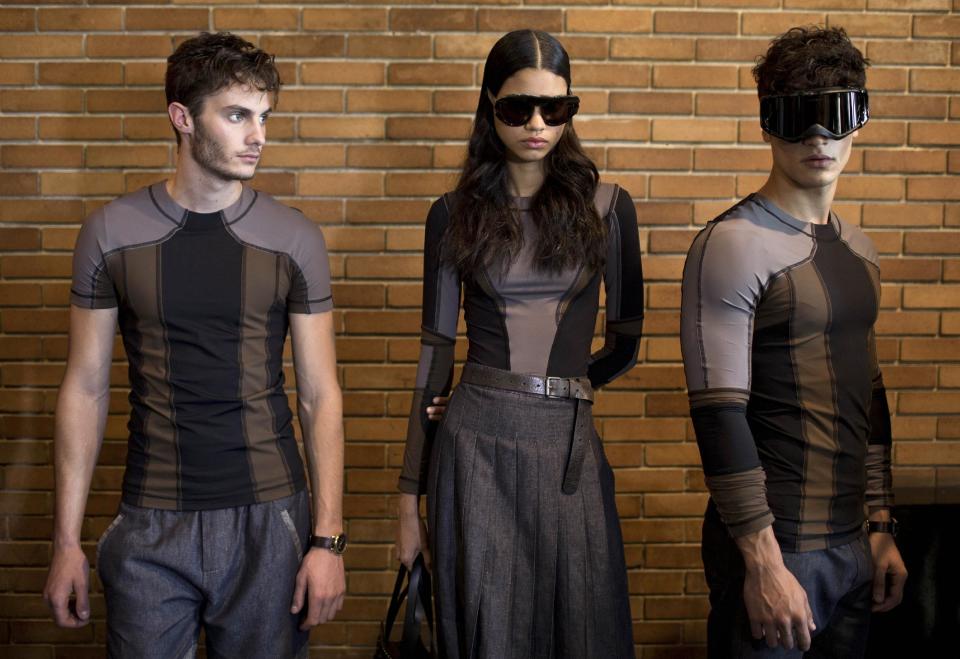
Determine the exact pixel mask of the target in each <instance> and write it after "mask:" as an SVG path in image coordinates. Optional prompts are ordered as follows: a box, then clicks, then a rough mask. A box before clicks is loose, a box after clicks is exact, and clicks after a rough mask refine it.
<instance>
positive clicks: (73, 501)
mask: <svg viewBox="0 0 960 659" xmlns="http://www.w3.org/2000/svg"><path fill="white" fill-rule="evenodd" d="M108 402H109V391H108V390H103V391H100V392H92V391H87V390H85V389H83V388H82V387H81V386H78V384H77V383H76V382H74V381H73V378H71V376H70V375H68V376H67V378H65V379H64V383H63V386H62V387H61V388H60V394H59V396H58V398H57V409H56V421H55V429H54V475H55V478H56V501H55V521H54V534H53V539H54V544H55V545H56V546H63V547H66V546H78V545H79V544H80V528H81V526H82V524H83V513H84V509H85V507H86V502H87V495H88V494H89V491H90V483H91V480H92V478H93V469H94V467H95V465H96V462H97V455H98V454H99V452H100V445H101V443H102V438H103V429H104V426H105V425H106V418H107V407H108Z"/></svg>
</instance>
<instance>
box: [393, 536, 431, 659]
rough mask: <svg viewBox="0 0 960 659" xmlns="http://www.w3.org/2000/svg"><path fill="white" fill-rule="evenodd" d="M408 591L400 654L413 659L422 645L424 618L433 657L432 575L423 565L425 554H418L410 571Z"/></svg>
mask: <svg viewBox="0 0 960 659" xmlns="http://www.w3.org/2000/svg"><path fill="white" fill-rule="evenodd" d="M408 583H409V586H408V589H407V612H406V616H405V618H404V621H403V636H402V637H401V639H400V652H401V653H402V654H403V656H405V657H407V656H409V657H413V656H416V655H415V654H414V653H415V652H416V651H417V644H418V643H420V624H421V623H422V622H423V620H424V618H426V621H427V628H428V629H429V630H430V646H429V648H430V654H431V655H433V602H432V600H431V597H432V592H431V584H430V573H429V572H428V571H427V568H426V566H425V565H424V563H423V554H417V557H416V558H415V559H414V561H413V569H412V570H410V580H409V582H408Z"/></svg>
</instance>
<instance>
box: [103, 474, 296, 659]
mask: <svg viewBox="0 0 960 659" xmlns="http://www.w3.org/2000/svg"><path fill="white" fill-rule="evenodd" d="M309 532H310V507H309V501H308V497H307V492H306V490H302V491H301V492H299V493H297V494H294V495H293V496H290V497H285V498H283V499H277V500H276V501H269V502H265V503H259V504H252V505H249V506H238V507H235V508H222V509H218V510H202V511H187V512H177V511H171V510H158V509H154V508H140V507H137V506H131V505H128V504H126V503H121V504H120V511H119V513H118V514H117V517H116V519H115V520H114V521H113V523H112V524H111V525H110V527H109V528H108V529H107V530H106V532H105V533H104V534H103V537H102V538H101V539H100V542H99V543H98V545H97V571H98V572H99V574H100V580H101V581H102V582H103V587H104V594H105V596H106V604H107V655H108V657H111V658H115V657H116V658H121V657H122V658H125V659H126V658H130V659H181V658H185V657H193V656H194V654H195V652H196V646H197V639H198V637H199V634H200V628H201V627H203V629H204V631H205V633H206V649H207V656H208V657H210V658H211V659H220V658H224V659H226V658H228V657H229V658H230V659H281V658H286V657H301V656H302V657H306V654H307V649H308V646H307V639H308V632H301V631H300V630H299V628H298V627H299V623H300V618H301V616H297V615H293V614H291V613H290V604H291V602H292V600H293V590H294V582H295V579H296V574H297V570H298V569H299V567H300V560H301V559H302V557H303V548H304V546H305V545H306V542H307V537H308V534H309Z"/></svg>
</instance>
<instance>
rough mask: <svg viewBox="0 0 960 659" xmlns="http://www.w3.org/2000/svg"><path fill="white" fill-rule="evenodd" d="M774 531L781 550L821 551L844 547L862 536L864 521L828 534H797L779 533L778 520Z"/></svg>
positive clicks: (799, 551)
mask: <svg viewBox="0 0 960 659" xmlns="http://www.w3.org/2000/svg"><path fill="white" fill-rule="evenodd" d="M773 533H774V535H775V536H776V538H777V543H778V544H779V545H780V550H781V551H785V552H790V553H794V554H800V553H803V552H808V551H820V550H822V549H832V548H834V547H842V546H843V545H848V544H850V543H851V542H853V541H855V540H857V539H858V538H860V537H861V536H862V535H863V533H864V525H863V523H860V524H858V525H857V526H856V527H854V528H852V529H849V530H847V531H841V532H835V533H830V534H826V535H796V534H787V533H782V532H780V533H778V532H777V524H776V522H775V523H774V525H773Z"/></svg>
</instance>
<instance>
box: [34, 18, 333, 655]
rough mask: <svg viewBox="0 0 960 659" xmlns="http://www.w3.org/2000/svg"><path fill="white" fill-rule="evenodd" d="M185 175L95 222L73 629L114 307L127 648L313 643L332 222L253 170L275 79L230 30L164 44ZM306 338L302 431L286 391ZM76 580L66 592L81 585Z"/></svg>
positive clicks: (60, 597)
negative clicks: (122, 427)
mask: <svg viewBox="0 0 960 659" xmlns="http://www.w3.org/2000/svg"><path fill="white" fill-rule="evenodd" d="M167 62H168V67H167V76H166V92H167V103H168V107H167V113H168V117H169V119H170V123H171V124H172V126H173V129H174V132H175V134H176V137H177V143H178V145H179V148H178V150H177V162H176V171H175V172H174V173H173V174H172V176H171V177H170V178H169V179H168V180H166V181H160V182H157V183H155V184H153V185H150V186H148V187H145V188H143V189H141V190H138V191H136V192H133V193H131V194H128V195H125V196H123V197H121V198H119V199H116V200H114V201H112V202H110V203H109V204H107V205H106V206H104V207H102V208H100V209H98V210H96V211H95V212H94V213H93V214H92V215H91V216H90V217H89V218H87V220H86V221H85V222H84V224H83V227H82V228H81V230H80V235H79V237H78V239H77V247H76V250H75V252H74V267H73V285H72V288H71V297H70V301H71V308H70V349H69V355H68V357H67V368H66V373H65V375H64V379H63V384H62V386H61V388H60V395H59V398H58V400H57V410H56V432H55V440H54V446H55V459H54V462H55V471H56V480H57V493H56V494H57V496H56V521H55V529H54V549H53V560H52V563H51V566H50V573H49V576H48V578H47V585H46V588H45V590H44V595H45V597H46V599H47V602H48V604H49V605H50V608H51V610H52V612H53V617H54V620H55V621H56V622H57V624H58V625H60V626H62V627H68V628H76V627H82V626H83V625H86V624H87V623H89V621H90V611H91V607H90V601H89V597H88V584H89V566H88V565H87V559H86V555H85V553H84V550H83V548H82V547H81V544H80V539H81V527H82V526H83V521H84V506H85V503H86V500H87V495H88V493H89V490H90V484H91V480H92V478H93V476H94V474H93V471H94V466H95V464H96V461H97V453H98V452H99V449H100V445H101V442H102V438H103V430H104V425H105V422H106V417H107V411H108V406H109V404H110V402H111V396H110V372H111V358H112V354H113V345H114V334H115V332H116V327H117V323H118V321H119V325H120V334H121V337H122V339H123V344H124V348H125V350H126V355H127V359H128V360H129V363H130V366H129V379H130V395H129V400H130V407H131V413H130V420H129V423H128V424H127V427H128V428H129V431H130V435H129V440H128V444H127V461H126V462H127V464H126V470H125V471H124V477H123V486H122V499H121V503H120V510H119V512H118V514H117V516H116V518H115V519H114V521H113V523H112V524H110V525H109V526H108V527H107V529H106V530H105V531H104V532H103V535H102V536H101V539H100V542H99V543H98V544H97V548H96V557H97V560H96V567H97V572H98V574H99V575H100V580H101V581H102V582H103V586H104V597H105V600H106V608H107V629H106V642H107V653H108V655H109V656H110V657H112V658H119V657H130V658H135V659H149V658H155V659H183V658H185V657H193V656H195V654H196V650H197V639H198V637H199V635H200V630H201V628H203V630H204V631H205V634H206V655H207V656H208V657H211V659H212V658H224V657H244V658H245V659H255V658H260V659H278V658H290V657H306V656H307V652H308V645H307V640H308V636H309V630H310V627H312V626H313V625H316V624H319V623H323V622H326V621H328V620H330V619H331V618H333V616H334V615H335V614H336V612H337V610H338V609H339V608H340V607H341V606H342V602H343V596H344V591H345V577H344V566H343V558H342V556H341V555H340V554H341V553H342V552H343V549H344V546H345V542H346V536H345V535H343V533H342V531H343V526H342V525H343V519H342V513H341V505H342V504H341V498H342V495H341V492H342V489H343V485H342V484H343V423H342V412H341V409H342V403H341V395H340V387H339V384H338V381H337V372H336V357H335V351H334V333H333V319H332V311H331V308H332V304H333V303H332V301H331V294H330V272H329V265H328V260H327V253H326V247H325V245H324V240H323V235H322V234H321V233H320V230H319V229H318V228H317V226H316V225H315V224H314V223H313V222H311V221H310V220H308V219H307V218H306V217H304V216H303V215H302V214H301V213H300V212H299V211H297V210H295V209H292V208H289V207H287V206H284V205H283V204H281V203H279V202H277V201H276V200H274V199H273V198H272V197H270V195H267V194H264V193H262V192H257V191H256V190H254V189H253V188H251V187H249V186H247V185H245V184H244V183H243V182H244V181H247V180H249V179H251V178H252V177H253V175H254V173H255V172H256V169H257V164H258V163H259V161H260V157H261V154H262V151H263V147H264V144H265V141H266V122H267V119H268V117H269V116H270V113H271V111H272V109H273V107H274V105H275V104H276V100H277V94H278V92H279V89H280V76H279V73H278V71H277V68H276V66H275V63H274V58H273V56H272V55H269V54H268V53H265V52H264V51H262V50H260V49H258V48H256V47H254V46H253V44H251V43H249V42H247V41H245V40H243V39H241V38H240V37H237V36H235V35H232V34H229V33H218V34H207V33H204V34H201V35H199V36H197V37H194V38H192V39H188V40H186V41H184V42H183V43H182V44H180V46H179V47H178V48H177V50H176V51H175V52H174V53H173V55H171V56H170V58H169V59H168V60H167ZM288 329H289V333H290V335H291V338H292V346H293V366H294V368H293V370H294V373H295V375H296V379H297V402H298V406H297V407H298V411H299V421H300V428H301V431H302V435H303V444H304V449H305V451H304V452H305V453H306V456H307V462H308V467H309V470H308V472H309V476H310V481H311V485H312V503H313V515H312V519H311V511H310V507H311V506H310V503H311V501H310V494H309V493H308V490H307V482H306V481H307V479H306V477H305V474H304V465H303V462H302V460H301V458H300V453H299V450H298V446H297V440H296V438H295V436H294V429H293V415H292V414H291V411H290V408H289V405H288V403H287V396H286V393H285V392H284V374H283V373H284V369H283V348H284V341H285V339H286V336H287V333H288ZM71 597H72V598H73V599H72V601H71Z"/></svg>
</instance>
